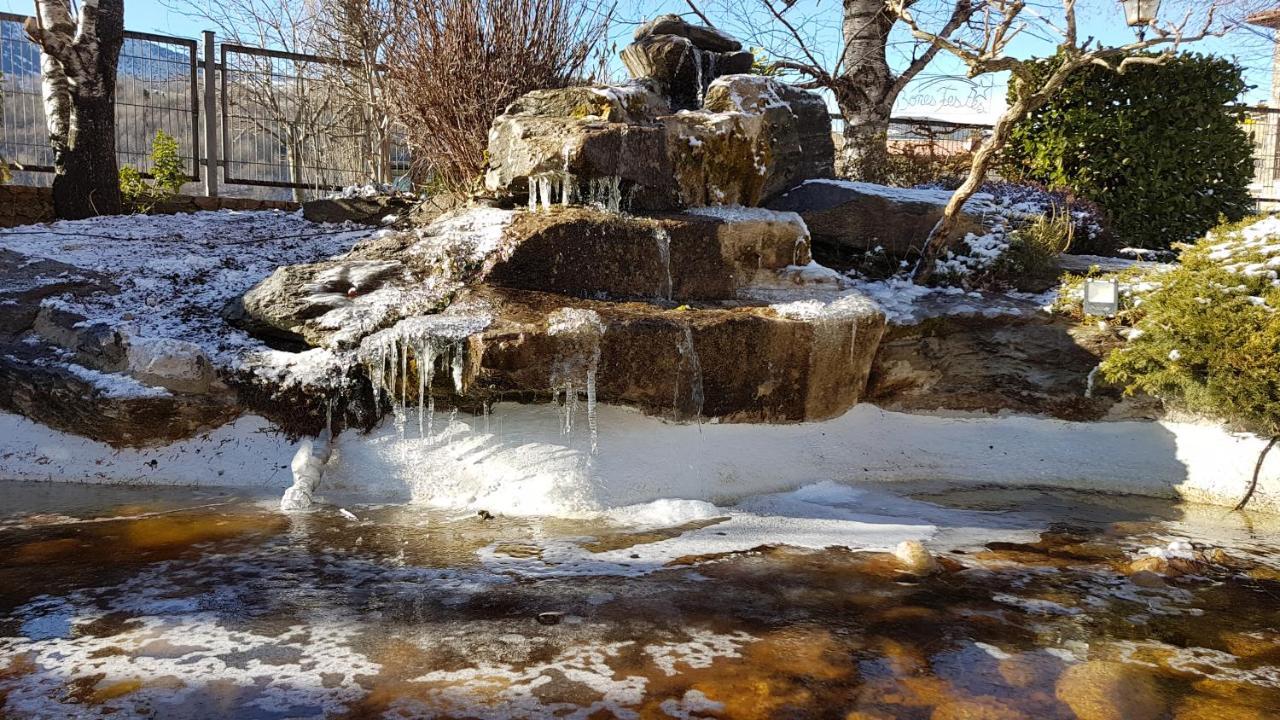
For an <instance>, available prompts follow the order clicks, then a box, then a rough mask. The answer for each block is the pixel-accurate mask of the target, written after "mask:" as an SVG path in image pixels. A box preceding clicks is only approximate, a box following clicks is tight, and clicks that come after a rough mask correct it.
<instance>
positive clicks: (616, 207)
mask: <svg viewBox="0 0 1280 720" xmlns="http://www.w3.org/2000/svg"><path fill="white" fill-rule="evenodd" d="M587 202H588V203H590V204H591V205H595V206H598V207H599V208H600V209H601V210H604V211H605V212H609V213H613V214H615V215H617V214H620V213H621V212H622V178H621V177H619V176H617V175H610V176H608V177H595V178H591V180H590V181H589V182H588V183H587Z"/></svg>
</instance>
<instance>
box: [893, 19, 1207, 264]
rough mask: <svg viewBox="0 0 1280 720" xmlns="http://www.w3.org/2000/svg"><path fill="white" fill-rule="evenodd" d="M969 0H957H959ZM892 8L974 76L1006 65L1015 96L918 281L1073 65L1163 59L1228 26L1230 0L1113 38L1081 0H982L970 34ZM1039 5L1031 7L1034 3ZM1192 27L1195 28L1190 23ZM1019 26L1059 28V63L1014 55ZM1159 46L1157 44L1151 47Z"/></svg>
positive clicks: (954, 202)
mask: <svg viewBox="0 0 1280 720" xmlns="http://www.w3.org/2000/svg"><path fill="white" fill-rule="evenodd" d="M967 3H968V0H957V5H960V4H967ZM889 4H890V8H891V9H892V11H893V12H894V14H895V15H896V16H897V17H898V18H900V19H901V20H902V21H903V22H904V23H906V25H907V27H909V28H910V29H911V32H912V34H913V35H914V36H915V37H917V38H919V39H920V40H922V41H924V42H928V43H934V44H936V45H937V46H939V47H941V48H943V49H944V50H946V51H947V52H949V53H951V54H952V55H955V56H956V57H957V58H959V59H960V60H961V61H963V62H964V64H965V65H966V66H967V68H968V74H969V76H970V77H976V76H978V75H983V74H986V73H997V72H1008V73H1009V74H1010V77H1009V86H1010V90H1011V93H1010V97H1011V100H1012V102H1010V103H1009V107H1008V109H1007V110H1006V111H1005V113H1004V114H1003V115H1002V116H1001V117H1000V119H999V120H997V121H996V123H995V127H994V128H993V129H992V132H991V134H990V135H989V136H988V137H987V138H986V139H985V140H984V141H983V142H982V144H981V145H980V146H979V147H978V149H977V151H975V152H974V154H973V162H972V164H971V166H970V168H969V176H968V177H967V178H966V179H965V181H964V182H963V183H962V184H961V185H960V187H959V188H958V189H957V190H956V191H955V193H954V194H953V195H952V196H951V199H950V201H949V202H948V203H947V207H946V210H945V212H944V213H943V215H942V219H940V220H939V221H938V224H937V225H936V226H934V228H933V230H932V231H931V232H930V233H929V238H928V240H927V241H926V242H925V247H924V252H923V254H922V257H921V259H920V262H919V264H918V265H917V266H916V270H915V273H914V277H915V280H916V282H918V283H924V282H928V280H929V279H930V277H932V275H933V272H934V269H935V267H936V260H937V258H938V257H939V256H940V255H941V253H942V252H943V251H944V250H945V249H946V247H947V245H948V243H949V241H950V239H951V236H952V235H953V233H954V230H955V227H956V224H957V222H958V221H959V218H960V212H961V209H962V208H963V207H964V204H965V203H966V202H968V200H969V199H970V198H971V197H973V195H974V193H975V192H977V190H978V188H979V186H981V184H982V182H983V180H984V179H985V178H986V177H987V173H988V172H989V171H990V170H991V168H992V166H993V165H994V163H995V161H996V158H997V155H998V153H999V152H1000V150H1001V149H1002V148H1003V147H1004V146H1005V144H1006V143H1007V142H1008V140H1009V136H1010V134H1011V133H1012V132H1013V128H1014V126H1015V125H1016V124H1017V123H1018V122H1019V121H1020V120H1022V119H1023V118H1024V117H1026V115H1027V113H1029V112H1031V111H1033V110H1035V109H1037V108H1039V107H1040V106H1042V105H1043V104H1044V103H1045V102H1047V101H1048V100H1049V99H1050V98H1052V97H1053V96H1054V95H1055V94H1056V93H1057V92H1058V91H1059V90H1060V89H1061V88H1062V86H1063V85H1064V84H1065V83H1066V81H1067V79H1068V78H1070V77H1071V75H1072V74H1073V73H1075V72H1076V71H1078V70H1080V69H1081V68H1085V67H1089V66H1095V65H1096V66H1101V67H1104V68H1108V69H1110V70H1113V71H1115V72H1125V71H1126V70H1127V69H1129V68H1131V67H1133V66H1134V65H1138V64H1158V63H1161V62H1164V61H1165V60H1167V59H1168V58H1170V57H1172V56H1173V55H1174V53H1176V52H1177V50H1178V48H1179V47H1180V46H1181V45H1183V44H1185V43H1190V42H1195V41H1198V40H1202V39H1204V38H1205V37H1208V36H1210V35H1214V34H1220V33H1222V32H1225V30H1226V27H1225V26H1224V25H1223V23H1222V22H1221V21H1220V18H1219V16H1218V9H1219V7H1220V6H1222V5H1224V4H1226V0H1206V1H1205V2H1203V3H1197V4H1199V5H1201V7H1200V8H1194V7H1193V8H1191V9H1189V10H1188V11H1187V12H1186V13H1185V14H1184V15H1183V16H1182V17H1181V18H1180V19H1179V20H1178V21H1174V22H1165V23H1159V22H1156V21H1152V23H1151V25H1150V27H1148V28H1146V29H1145V30H1146V32H1147V36H1145V37H1142V38H1140V39H1138V40H1135V41H1134V42H1132V43H1127V44H1124V45H1114V46H1108V45H1104V44H1102V43H1101V42H1100V41H1098V40H1096V39H1095V38H1093V37H1092V36H1083V37H1082V36H1081V34H1080V31H1079V23H1078V18H1077V0H1061V8H1060V9H1059V10H1057V11H1052V17H1050V13H1051V6H1048V5H1046V4H1043V3H1029V2H1028V0H979V2H977V3H976V4H975V5H974V7H973V10H974V22H975V24H976V26H977V29H978V31H979V32H977V33H976V35H975V36H974V37H972V38H957V37H946V36H944V35H941V34H938V33H934V32H931V31H929V30H927V29H925V28H924V27H922V26H921V24H920V23H919V22H918V21H917V20H916V18H915V16H914V14H913V13H912V9H911V6H912V5H913V4H914V3H913V2H912V1H911V0H889ZM1032 5H1034V7H1029V6H1032ZM1193 27H1194V28H1195V29H1192V28H1193ZM1022 34H1035V35H1038V36H1041V37H1043V36H1047V35H1049V34H1052V35H1055V36H1056V37H1057V39H1058V40H1059V43H1058V45H1057V50H1058V56H1057V61H1056V62H1057V64H1056V65H1055V67H1054V70H1053V72H1051V73H1050V74H1049V75H1048V76H1047V77H1045V78H1043V79H1037V77H1036V75H1035V74H1034V73H1033V71H1032V66H1033V64H1034V63H1036V62H1038V59H1037V58H1017V57H1014V56H1013V55H1011V54H1010V52H1009V47H1010V43H1011V42H1012V41H1013V40H1014V38H1016V37H1018V36H1019V35H1022ZM1153 49H1159V50H1160V52H1158V53H1153V52H1147V51H1151V50H1153Z"/></svg>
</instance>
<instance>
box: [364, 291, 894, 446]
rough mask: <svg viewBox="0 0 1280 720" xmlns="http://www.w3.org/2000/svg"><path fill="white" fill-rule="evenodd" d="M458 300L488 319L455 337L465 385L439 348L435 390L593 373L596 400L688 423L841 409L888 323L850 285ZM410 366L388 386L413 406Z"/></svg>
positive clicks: (501, 388) (854, 397)
mask: <svg viewBox="0 0 1280 720" xmlns="http://www.w3.org/2000/svg"><path fill="white" fill-rule="evenodd" d="M460 307H470V308H473V309H475V310H474V311H475V313H476V315H475V316H474V317H480V316H484V320H482V321H481V322H480V323H479V325H480V326H483V327H484V329H483V330H479V331H477V332H475V333H474V334H472V335H470V336H469V337H467V338H466V340H465V341H463V342H462V343H460V344H459V345H457V347H465V351H464V354H465V359H464V358H459V359H458V361H457V362H458V370H457V371H456V372H457V376H458V379H459V380H460V381H461V387H460V388H457V387H454V386H453V381H451V380H450V379H449V376H450V373H449V372H448V368H449V366H450V364H451V362H452V358H451V357H450V353H448V352H441V353H439V354H438V355H436V357H437V358H438V359H437V366H436V368H435V372H434V378H435V383H434V385H433V387H434V389H435V390H436V391H437V392H438V393H441V394H448V395H455V397H454V401H455V402H458V401H462V402H465V401H466V399H472V400H476V399H480V400H483V399H486V398H495V397H504V398H511V397H517V398H519V397H525V398H527V399H530V400H545V399H547V398H548V397H551V396H552V395H554V394H555V393H557V392H562V391H563V390H564V389H565V388H566V387H569V388H570V389H571V391H572V392H573V393H580V392H584V391H585V390H586V388H587V385H588V376H589V375H593V376H594V383H595V394H596V397H597V399H598V401H599V402H607V403H614V404H625V405H631V406H635V407H639V408H641V409H642V410H644V411H646V412H649V413H653V414H657V415H661V416H665V417H669V418H672V419H675V420H684V421H689V420H698V419H700V420H715V421H724V422H746V423H775V422H802V421H811V420H822V419H826V418H831V417H835V416H837V415H840V414H841V413H843V412H845V411H846V410H848V409H849V408H850V407H852V406H853V405H854V404H856V403H857V402H858V401H859V399H860V398H861V396H862V392H863V389H864V388H865V386H866V381H867V376H868V373H869V371H870V368H871V362H872V359H873V357H874V355H875V352H876V348H877V347H878V345H879V342H880V337H881V335H882V333H883V331H884V327H885V321H884V315H883V314H882V313H881V312H880V311H879V309H878V308H876V307H875V306H874V305H873V304H871V303H870V302H868V301H867V300H866V299H865V298H863V297H861V296H859V295H855V294H850V293H833V294H831V295H830V296H829V298H828V302H825V303H822V302H817V301H811V302H807V303H793V304H790V305H777V306H767V305H755V306H751V305H743V306H739V307H731V308H726V307H719V306H716V307H702V308H690V309H666V308H662V307H657V306H654V305H652V304H648V303H639V302H630V303H623V302H600V301H592V300H582V299H576V298H569V297H566V296H564V295H556V294H550V293H543V292H532V291H523V290H512V289H506V288H477V289H475V290H473V291H472V292H471V293H470V294H469V295H468V296H467V297H466V298H465V299H462V300H460V301H459V303H457V304H456V305H455V308H460ZM405 322H406V323H410V322H412V320H409V321H405ZM450 340H451V341H456V338H451V339H450ZM418 342H419V344H422V339H419V340H418ZM409 344H410V346H411V347H412V345H413V343H412V342H410V343H409ZM426 344H428V345H429V344H430V343H426ZM436 347H439V344H437V345H436ZM397 352H398V351H397V350H392V351H391V352H388V353H384V356H386V357H393V358H394V357H398V355H397ZM393 362H394V360H393ZM415 363H416V358H415V357H414V356H413V354H412V353H410V356H409V358H408V369H409V373H408V374H409V375H410V377H408V378H404V377H402V378H401V379H400V381H399V383H398V384H397V383H396V382H392V383H391V385H393V386H395V387H397V388H399V389H400V390H401V391H403V390H404V389H405V388H408V391H407V393H406V395H407V400H406V403H407V404H408V405H410V406H413V405H416V403H417V400H416V395H415V393H414V390H413V388H415V387H416V386H417V379H416V368H415V367H414V364H415ZM458 390H461V394H462V395H463V397H462V398H458V397H456V395H457V392H458Z"/></svg>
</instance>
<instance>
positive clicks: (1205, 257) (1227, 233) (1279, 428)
mask: <svg viewBox="0 0 1280 720" xmlns="http://www.w3.org/2000/svg"><path fill="white" fill-rule="evenodd" d="M1277 258H1280V220H1277V219H1275V218H1268V219H1265V220H1257V219H1255V220H1253V221H1252V222H1249V223H1236V224H1234V225H1229V226H1225V227H1222V228H1219V229H1218V230H1215V231H1213V232H1211V233H1209V234H1208V235H1207V236H1206V237H1205V238H1204V239H1202V240H1200V241H1199V242H1197V243H1195V244H1194V245H1192V246H1190V247H1188V248H1186V249H1185V250H1184V251H1183V253H1182V262H1181V264H1180V265H1178V266H1175V267H1174V268H1173V269H1170V270H1167V271H1165V272H1162V273H1160V274H1159V275H1158V276H1157V277H1156V278H1155V280H1156V282H1155V283H1153V284H1152V289H1151V290H1150V291H1149V292H1145V293H1144V294H1143V295H1142V297H1141V298H1140V302H1135V303H1133V305H1134V307H1133V309H1132V310H1131V311H1130V314H1131V316H1132V317H1133V319H1134V330H1133V331H1131V332H1130V333H1129V342H1128V343H1127V344H1126V345H1125V346H1123V347H1121V348H1119V349H1117V350H1115V351H1113V352H1112V353H1111V355H1110V356H1108V357H1107V359H1106V361H1104V362H1103V364H1102V372H1103V375H1104V376H1105V377H1106V378H1108V379H1109V380H1111V381H1113V382H1118V383H1120V384H1122V385H1124V386H1125V388H1126V391H1127V392H1130V393H1132V392H1135V391H1143V392H1146V393H1150V394H1151V395H1154V396H1156V397H1159V398H1162V399H1164V400H1166V401H1169V402H1171V403H1174V404H1177V405H1179V406H1181V407H1185V408H1187V409H1189V410H1192V411H1197V412H1203V413H1207V414H1210V415H1214V416H1217V417H1220V418H1222V419H1224V420H1226V421H1228V422H1230V423H1232V424H1234V425H1236V426H1239V427H1241V428H1244V429H1246V430H1250V431H1252V432H1255V433H1258V434H1261V435H1264V436H1268V437H1272V438H1276V437H1277V436H1280V283H1278V282H1277V277H1276V276H1277V274H1278V273H1277V267H1280V260H1277ZM1275 442H1276V441H1275V440H1274V439H1273V440H1272V442H1271V443H1270V444H1268V446H1267V449H1268V450H1269V449H1270V448H1271V446H1272V445H1274V444H1275ZM1265 455H1266V450H1264V451H1263V453H1262V457H1260V458H1259V461H1258V469H1261V465H1262V460H1263V459H1264V458H1265ZM1257 480H1258V472H1257V470H1255V472H1254V477H1253V486H1251V488H1250V491H1249V493H1248V494H1246V496H1245V498H1244V500H1242V501H1241V503H1240V505H1239V506H1238V507H1244V504H1245V503H1247V502H1248V500H1249V498H1250V497H1251V496H1252V493H1253V487H1254V486H1256V484H1257Z"/></svg>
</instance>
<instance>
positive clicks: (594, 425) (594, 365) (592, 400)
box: [587, 344, 600, 455]
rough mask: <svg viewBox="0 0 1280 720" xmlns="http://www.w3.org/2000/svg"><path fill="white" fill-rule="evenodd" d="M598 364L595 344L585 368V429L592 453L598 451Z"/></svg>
mask: <svg viewBox="0 0 1280 720" xmlns="http://www.w3.org/2000/svg"><path fill="white" fill-rule="evenodd" d="M599 366H600V346H599V344H597V345H596V351H595V356H594V357H593V358H592V360H591V366H590V367H588V368H587V429H588V430H590V432H591V454H592V455H595V454H596V453H597V452H599V451H600V423H599V420H598V419H597V418H596V372H597V370H598V369H599Z"/></svg>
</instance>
